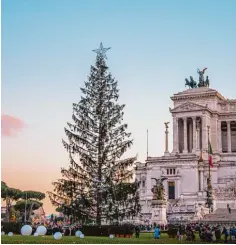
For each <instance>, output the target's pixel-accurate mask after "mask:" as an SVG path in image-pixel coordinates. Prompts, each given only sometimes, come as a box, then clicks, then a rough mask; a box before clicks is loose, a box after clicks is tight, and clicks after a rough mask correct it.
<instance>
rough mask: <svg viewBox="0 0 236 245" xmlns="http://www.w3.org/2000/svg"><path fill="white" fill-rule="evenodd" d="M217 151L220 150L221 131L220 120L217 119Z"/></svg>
mask: <svg viewBox="0 0 236 245" xmlns="http://www.w3.org/2000/svg"><path fill="white" fill-rule="evenodd" d="M217 131H218V132H217V134H218V152H220V153H221V152H222V132H221V121H218V129H217Z"/></svg>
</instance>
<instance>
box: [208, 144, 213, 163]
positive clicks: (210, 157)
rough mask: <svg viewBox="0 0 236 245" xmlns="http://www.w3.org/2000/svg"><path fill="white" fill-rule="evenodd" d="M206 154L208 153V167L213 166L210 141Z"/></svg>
mask: <svg viewBox="0 0 236 245" xmlns="http://www.w3.org/2000/svg"><path fill="white" fill-rule="evenodd" d="M208 155H209V165H210V167H212V168H213V167H214V166H213V161H212V155H213V152H212V147H211V142H210V141H208Z"/></svg>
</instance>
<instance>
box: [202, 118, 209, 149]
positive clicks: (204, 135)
mask: <svg viewBox="0 0 236 245" xmlns="http://www.w3.org/2000/svg"><path fill="white" fill-rule="evenodd" d="M202 150H203V151H208V134H207V123H206V116H203V117H202Z"/></svg>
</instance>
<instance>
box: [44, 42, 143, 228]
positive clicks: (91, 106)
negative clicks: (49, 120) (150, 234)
mask: <svg viewBox="0 0 236 245" xmlns="http://www.w3.org/2000/svg"><path fill="white" fill-rule="evenodd" d="M107 50H108V49H105V48H103V46H102V44H101V45H100V49H98V50H95V52H96V53H97V58H96V63H95V65H94V66H91V72H90V75H89V77H88V80H87V81H86V82H85V86H84V87H83V88H81V92H82V96H81V100H80V101H79V102H78V103H74V104H73V115H72V120H73V123H67V125H68V127H67V128H65V133H66V136H67V137H68V141H65V140H63V145H64V147H65V149H66V150H67V152H68V154H69V158H70V166H69V168H67V169H65V168H63V169H62V170H61V173H62V175H63V178H61V179H59V180H58V181H56V182H54V183H53V185H54V187H55V190H54V192H48V194H49V197H50V199H51V201H52V204H53V205H55V206H59V207H60V206H62V207H64V208H65V209H66V210H67V211H68V213H70V214H71V215H74V216H77V217H78V216H80V217H83V218H85V219H86V220H88V219H93V220H95V221H96V223H97V224H98V225H100V224H101V222H102V221H110V220H114V219H116V218H117V207H118V206H119V200H118V199H116V195H115V191H114V189H115V186H118V185H119V184H121V183H129V182H130V181H132V178H133V164H134V162H135V160H136V157H131V158H128V159H122V156H123V154H124V153H125V152H126V151H127V150H128V148H130V147H131V145H132V143H133V141H132V140H131V139H130V136H131V134H130V133H127V132H126V130H127V124H124V123H123V115H124V112H123V110H124V107H125V105H120V104H119V103H118V98H119V90H118V88H117V81H115V79H114V78H113V77H112V75H111V73H109V71H108V67H107V64H106V56H105V52H106V51H107ZM132 191H133V190H132ZM130 194H131V196H132V198H130V203H133V202H136V196H137V193H130ZM138 212H139V205H138V204H137V205H133V209H131V208H129V209H121V210H120V211H119V215H120V216H122V217H125V216H127V217H129V216H130V215H133V216H135V215H136V214H137V213H138Z"/></svg>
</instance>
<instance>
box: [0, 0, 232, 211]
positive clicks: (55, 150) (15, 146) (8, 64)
mask: <svg viewBox="0 0 236 245" xmlns="http://www.w3.org/2000/svg"><path fill="white" fill-rule="evenodd" d="M235 23H236V1H235V0H208V1H205V0H198V1H188V0H185V1H184V0H178V1H177V0H165V1H163V0H162V1H161V0H146V1H144V0H143V1H139V0H129V1H127V0H119V1H115V0H80V1H78V0H69V1H67V0H64V1H62V0H34V1H30V0H17V1H15V0H2V38H1V41H2V46H1V48H2V66H1V69H2V94H1V95H2V97H1V98H2V99H1V103H2V107H1V109H2V111H1V124H2V132H1V133H2V135H1V139H2V149H1V150H2V151H1V153H2V155H1V167H2V169H1V170H2V180H3V181H5V182H6V183H7V184H8V185H9V186H11V187H14V188H19V189H22V190H30V189H32V190H36V191H42V192H46V191H49V190H53V186H52V184H51V183H52V181H54V180H56V179H57V178H60V177H61V174H60V169H61V167H67V166H68V165H69V162H68V155H67V153H66V152H65V150H64V148H63V145H62V142H61V141H62V138H64V139H66V137H65V133H64V127H65V126H66V123H67V122H68V121H69V122H72V120H71V116H72V103H74V102H78V101H79V100H80V96H81V93H80V87H82V86H83V85H84V81H85V80H86V79H87V76H88V75H89V72H90V66H91V65H93V64H94V63H95V59H96V54H95V53H94V52H92V50H93V49H97V48H98V47H99V44H100V42H103V45H104V47H105V48H106V47H111V50H109V51H108V52H107V58H108V60H107V64H108V66H109V69H110V71H111V73H112V75H113V76H114V77H115V78H116V79H117V80H118V86H119V89H120V98H119V102H120V103H121V104H126V107H125V110H124V113H125V115H124V121H125V122H127V123H128V131H129V132H131V133H132V137H133V140H134V144H133V146H132V148H131V149H130V150H129V151H128V152H127V153H126V155H125V156H127V157H129V156H134V155H136V154H138V160H139V161H144V160H145V159H146V148H147V146H146V132H147V129H148V131H149V150H148V151H149V156H161V155H162V154H163V152H164V140H165V134H164V130H165V128H164V122H166V121H170V122H171V125H170V135H169V137H170V142H172V119H171V114H170V113H169V107H173V105H172V101H171V99H170V96H172V95H173V94H174V93H177V92H180V91H183V90H185V89H187V88H185V81H184V80H185V78H187V77H189V76H193V77H194V79H195V80H197V79H198V76H197V72H196V71H197V69H198V68H199V69H203V68H205V67H207V68H208V69H207V72H206V73H207V74H206V75H208V76H209V79H210V87H211V88H214V89H216V90H218V91H219V92H220V93H221V94H222V95H223V96H225V97H227V98H231V99H232V98H236V85H235V82H236V81H235V79H236V76H235V67H236V47H235V45H236V28H235ZM171 149H172V145H171V143H170V150H171ZM44 209H45V211H46V213H47V214H49V213H51V212H53V210H54V208H53V207H52V206H51V204H50V202H49V200H48V198H47V199H46V200H45V202H44Z"/></svg>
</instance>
